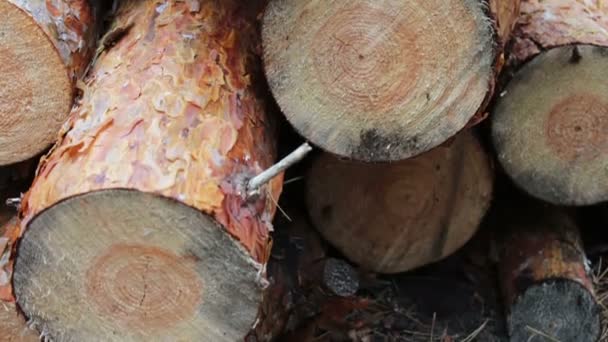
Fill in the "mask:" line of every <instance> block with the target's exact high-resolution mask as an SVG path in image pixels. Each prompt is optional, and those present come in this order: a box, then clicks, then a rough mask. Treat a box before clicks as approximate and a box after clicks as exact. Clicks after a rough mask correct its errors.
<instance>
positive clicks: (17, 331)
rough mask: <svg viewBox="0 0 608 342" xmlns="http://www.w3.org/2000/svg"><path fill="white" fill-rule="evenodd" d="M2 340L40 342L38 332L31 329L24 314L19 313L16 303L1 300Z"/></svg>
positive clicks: (0, 334)
mask: <svg viewBox="0 0 608 342" xmlns="http://www.w3.org/2000/svg"><path fill="white" fill-rule="evenodd" d="M0 341H2V342H38V341H40V338H39V336H38V334H37V333H36V332H35V331H34V330H32V329H29V328H28V327H27V325H26V323H25V319H24V318H23V316H21V315H20V314H19V312H18V311H17V308H16V307H15V303H5V302H1V301H0Z"/></svg>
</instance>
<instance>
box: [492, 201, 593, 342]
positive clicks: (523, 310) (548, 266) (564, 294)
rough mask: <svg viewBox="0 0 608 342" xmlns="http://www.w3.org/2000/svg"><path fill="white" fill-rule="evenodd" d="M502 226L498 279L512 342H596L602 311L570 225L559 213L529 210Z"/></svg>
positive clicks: (575, 230)
mask: <svg viewBox="0 0 608 342" xmlns="http://www.w3.org/2000/svg"><path fill="white" fill-rule="evenodd" d="M505 205H512V203H505ZM502 224H503V227H504V230H505V231H506V232H507V237H506V239H505V241H504V245H503V253H502V254H503V255H502V260H501V263H500V273H501V278H502V280H501V283H502V287H503V293H504V298H505V301H506V306H507V308H508V312H507V314H508V330H509V334H510V336H511V340H512V341H532V340H538V341H562V342H575V341H576V342H587V341H588V342H595V341H597V340H598V339H599V336H600V332H601V325H600V308H599V305H598V303H597V299H596V298H595V294H594V290H593V284H592V281H591V278H590V275H589V274H588V268H587V264H586V263H587V260H586V257H585V253H584V250H583V247H582V244H581V240H580V233H579V231H578V227H577V226H576V225H575V223H574V222H573V220H572V219H571V218H570V217H569V216H568V215H567V214H566V213H564V212H562V211H559V210H558V209H555V208H543V207H542V206H541V205H528V206H527V207H526V209H523V210H519V211H513V212H510V213H509V215H508V216H505V217H504V218H503V219H502ZM534 336H536V337H534Z"/></svg>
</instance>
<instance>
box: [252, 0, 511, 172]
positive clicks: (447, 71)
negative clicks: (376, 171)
mask: <svg viewBox="0 0 608 342" xmlns="http://www.w3.org/2000/svg"><path fill="white" fill-rule="evenodd" d="M518 6H519V0H500V1H499V0H433V1H429V0H416V1H401V0H390V1H375V0H357V1H343V0H330V1H311V0H305V1H301V0H273V1H270V3H269V5H268V8H267V10H266V12H265V15H264V19H263V44H264V63H265V71H266V75H267V78H268V82H269V85H270V88H271V90H272V92H273V94H274V96H275V98H276V100H277V102H278V104H279V105H280V107H281V109H282V110H283V112H284V113H285V115H286V117H287V119H288V120H289V121H290V122H291V124H292V125H293V126H294V127H295V128H296V129H297V130H298V131H299V132H300V133H301V134H302V135H303V136H305V137H306V138H307V139H309V140H310V141H311V142H312V143H314V144H316V145H318V146H320V147H321V148H323V149H325V150H327V151H329V152H331V153H334V154H338V155H341V156H346V157H350V158H354V159H358V160H364V161H387V160H401V159H405V158H408V157H412V156H415V155H418V154H420V153H422V152H425V151H428V150H430V149H431V148H433V147H436V146H438V145H440V144H441V143H443V142H444V141H446V140H448V139H449V138H450V137H452V136H454V135H455V134H456V133H457V132H458V131H460V130H462V129H463V127H465V125H467V124H468V123H469V124H473V123H472V122H471V121H472V119H473V117H474V116H475V114H480V115H482V114H483V110H484V108H485V104H486V102H487V100H488V99H489V98H490V97H491V94H492V91H493V89H494V78H495V76H496V73H497V72H498V70H499V69H500V66H501V64H502V51H503V46H504V44H505V42H506V41H507V39H508V36H509V33H510V32H511V29H512V28H513V24H514V22H515V18H516V17H517V13H518Z"/></svg>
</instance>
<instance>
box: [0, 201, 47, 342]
mask: <svg viewBox="0 0 608 342" xmlns="http://www.w3.org/2000/svg"><path fill="white" fill-rule="evenodd" d="M0 197H2V196H0ZM3 213H4V210H3V208H2V206H0V341H3V342H35V341H39V340H40V339H39V338H38V334H37V333H36V332H35V331H34V330H33V329H31V328H29V327H28V326H27V324H26V322H25V318H24V317H23V315H22V314H20V313H19V312H18V310H17V306H16V305H15V302H14V301H13V300H11V299H12V296H11V294H10V273H7V272H6V269H5V267H6V266H7V265H8V262H10V261H9V260H7V259H8V256H9V255H10V254H9V249H10V248H11V246H10V245H9V244H8V242H9V241H10V240H9V238H8V235H10V233H11V230H13V229H14V225H15V224H16V223H17V221H16V220H15V219H11V220H8V221H6V222H3V215H2V214H3ZM4 289H6V290H8V291H9V293H8V294H5V293H3V290H4Z"/></svg>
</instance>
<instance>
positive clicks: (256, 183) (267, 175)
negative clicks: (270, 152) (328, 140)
mask: <svg viewBox="0 0 608 342" xmlns="http://www.w3.org/2000/svg"><path fill="white" fill-rule="evenodd" d="M310 151H312V147H311V146H310V145H309V144H308V143H304V144H302V146H300V147H298V148H297V149H296V150H295V151H293V152H291V153H290V154H288V155H287V156H286V157H285V158H283V159H281V160H280V161H279V162H278V163H276V164H274V165H273V166H271V167H270V168H268V169H267V170H265V171H262V173H260V174H259V175H257V176H255V177H253V178H251V179H250V180H249V182H248V183H247V196H248V197H254V196H256V195H258V191H259V190H260V187H261V186H262V185H264V184H266V183H268V182H269V181H270V180H272V179H273V178H274V177H276V176H278V175H279V174H280V173H281V172H283V171H284V170H285V169H287V168H288V167H290V166H292V165H294V164H296V163H297V162H299V161H300V160H302V159H304V157H306V155H307V154H308V153H310Z"/></svg>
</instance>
